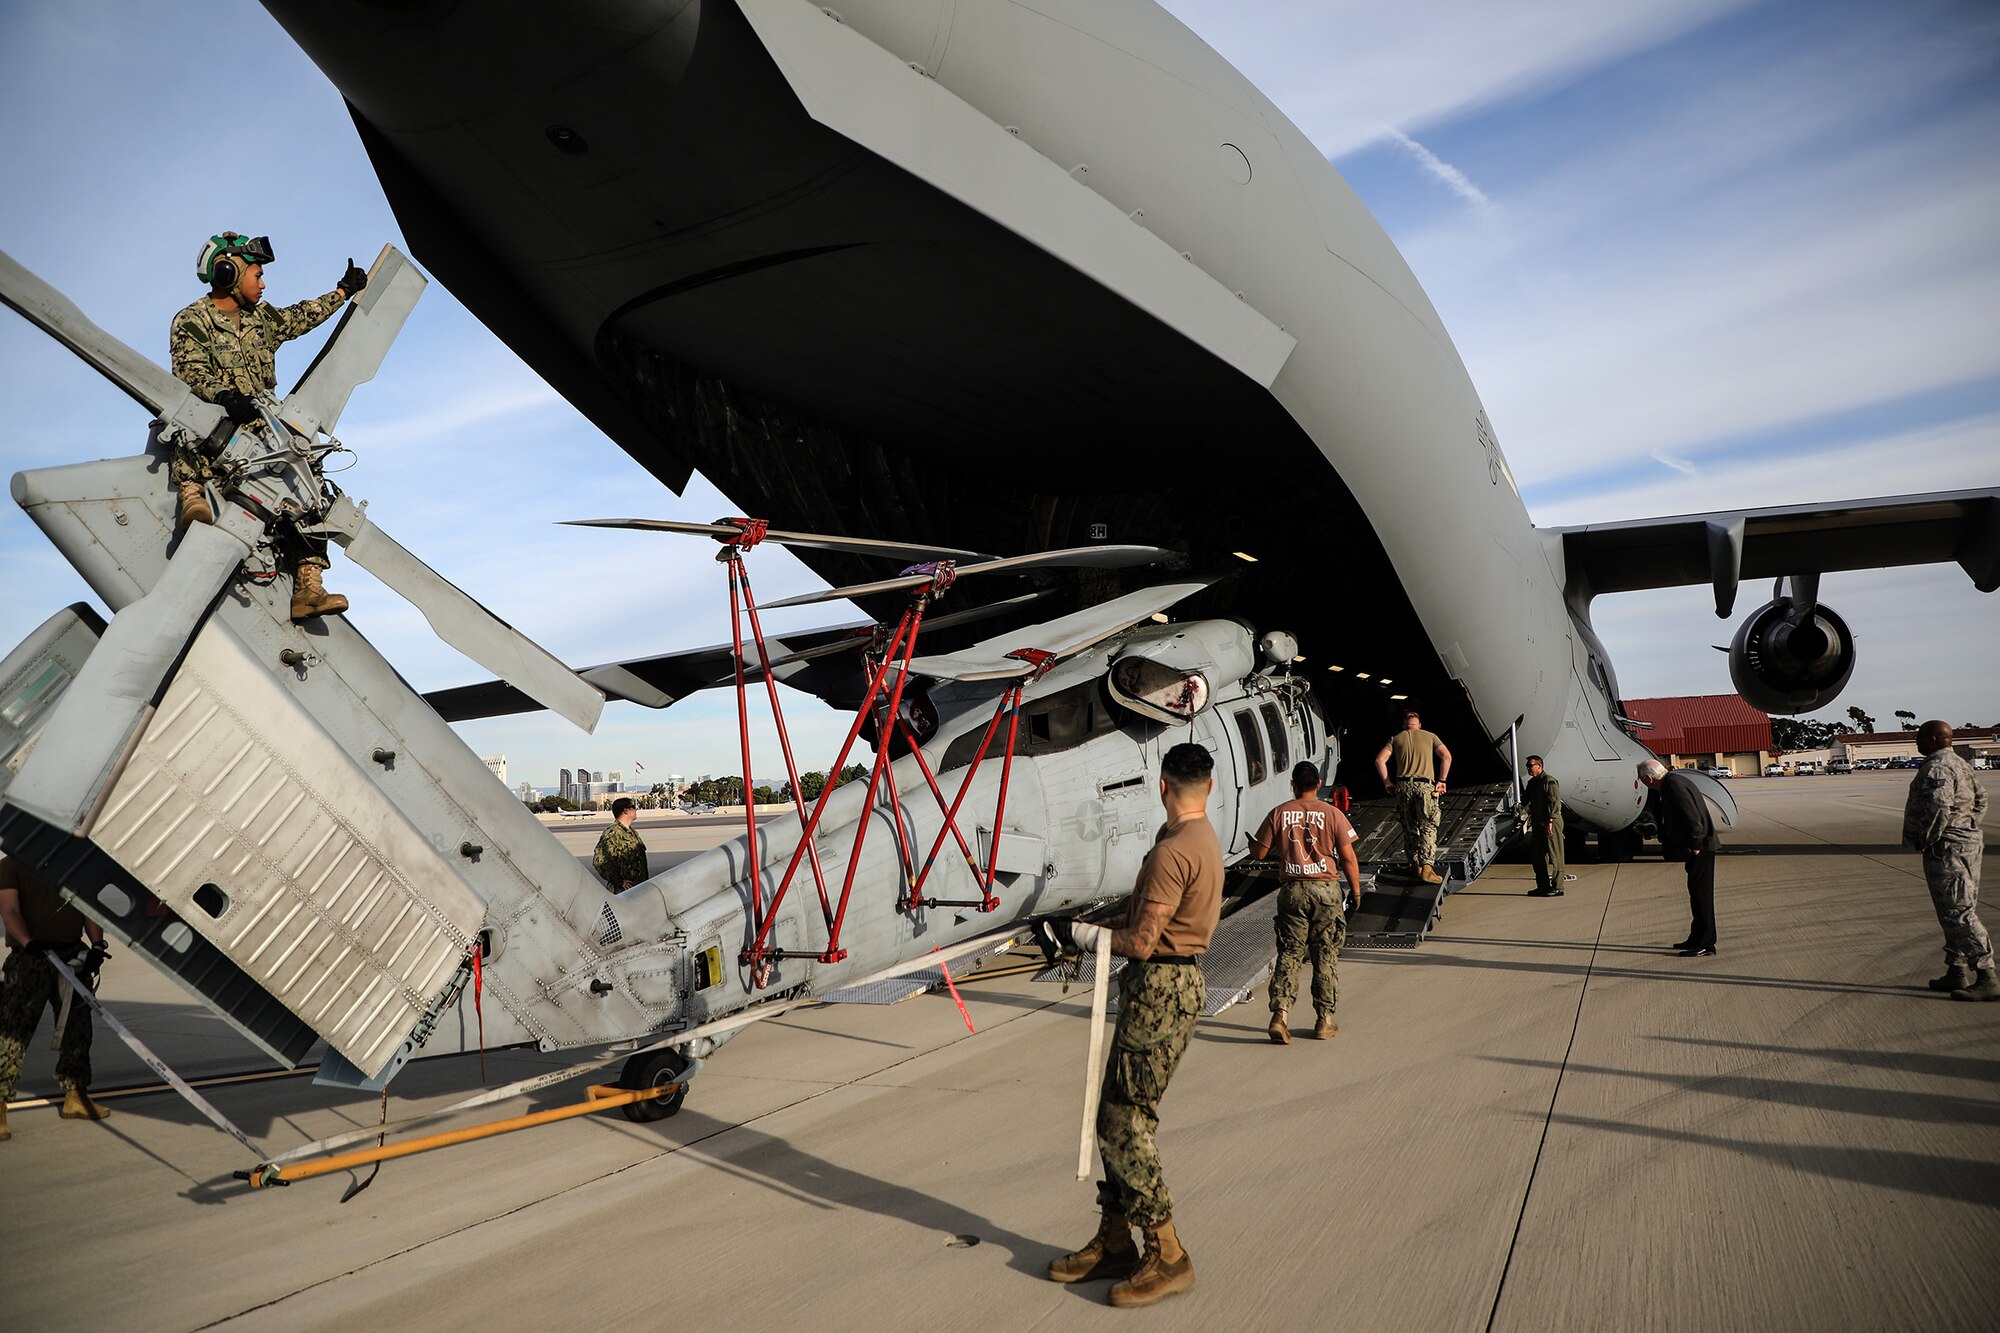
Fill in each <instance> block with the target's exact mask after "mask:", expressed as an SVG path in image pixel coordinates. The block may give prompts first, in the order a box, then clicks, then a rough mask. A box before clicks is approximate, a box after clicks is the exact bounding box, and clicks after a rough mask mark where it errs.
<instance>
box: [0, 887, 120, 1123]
mask: <svg viewBox="0 0 2000 1333" xmlns="http://www.w3.org/2000/svg"><path fill="white" fill-rule="evenodd" d="M0 922H4V923H5V925H6V928H7V948H8V950H9V952H8V954H7V964H6V967H5V969H4V970H0V1139H7V1138H11V1137H12V1134H11V1132H10V1131H9V1130H8V1128H7V1099H8V1098H10V1097H12V1096H13V1095H14V1081H15V1080H16V1079H18V1078H20V1077H21V1065H22V1062H23V1061H24V1060H26V1058H27V1054H28V1043H29V1042H30V1041H32V1040H34V1036H35V1029H36V1027H38V1026H40V1024H41V1021H42V1011H43V1010H44V1009H54V1010H55V1011H56V1012H57V1013H58V1014H60V1013H61V1012H62V1011H63V1005H62V1000H63V997H64V995H65V993H66V992H67V991H68V990H69V983H68V982H66V981H64V980H63V979H62V975H61V974H60V973H59V972H57V971H56V970H55V968H54V967H53V966H52V965H51V964H50V963H49V960H48V955H49V954H51V953H53V954H55V955H56V956H57V957H59V958H61V959H62V960H63V961H64V962H66V963H68V964H69V966H70V970H71V971H72V972H75V973H76V974H77V977H78V979H79V980H81V981H83V982H84V984H86V985H89V986H91V987H92V988H93V989H95V984H96V980H97V969H98V967H99V966H100V965H101V964H102V963H103V961H104V958H105V954H106V951H105V948H104V932H103V931H102V930H100V929H99V928H98V925H97V923H96V922H95V921H91V920H89V919H88V918H86V917H85V916H84V914H83V913H82V912H79V911H78V910H77V909H76V905H75V904H74V903H71V902H69V901H67V900H65V899H64V898H63V896H62V895H61V894H60V893H58V892H56V891H55V890H54V889H52V888H50V887H49V886H48V885H47V884H45V883H43V882H42V881H41V880H40V879H39V878H37V877H36V876H35V875H34V874H32V873H31V872H30V871H29V870H28V868H27V867H26V866H24V865H22V864H21V863H20V862H19V861H16V860H15V859H14V858H13V857H11V856H7V855H5V854H4V853H0ZM86 937H88V938H89V940H90V949H89V951H88V952H85V950H84V948H83V941H84V939H85V938H86ZM57 1021H59V1022H60V1021H61V1020H60V1019H59V1020H57ZM60 1040H61V1043H62V1045H61V1047H60V1049H59V1052H58V1054H57V1055H56V1082H57V1083H59V1084H61V1085H62V1088H63V1104H62V1118H63V1119H65V1120H102V1119H104V1118H105V1117H106V1116H108V1115H110V1114H111V1112H109V1111H107V1110H105V1109H104V1108H103V1107H101V1106H99V1105H98V1104H97V1103H96V1102H94V1101H92V1100H90V1006H89V1005H86V1004H84V1003H83V1002H82V1001H81V1000H77V999H72V1001H71V1003H70V1006H69V1021H68V1022H65V1023H63V1029H62V1037H61V1039H60Z"/></svg>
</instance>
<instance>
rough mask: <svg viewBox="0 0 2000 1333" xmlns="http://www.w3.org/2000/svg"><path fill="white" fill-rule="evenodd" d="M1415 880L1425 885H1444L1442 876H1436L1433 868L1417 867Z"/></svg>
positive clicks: (1435, 870)
mask: <svg viewBox="0 0 2000 1333" xmlns="http://www.w3.org/2000/svg"><path fill="white" fill-rule="evenodd" d="M1417 878H1418V879H1420V880H1422V881H1423V882H1424V883H1426V884H1442V883H1444V876H1443V875H1440V874H1438V872H1437V869H1436V868H1435V867H1433V866H1418V867H1417Z"/></svg>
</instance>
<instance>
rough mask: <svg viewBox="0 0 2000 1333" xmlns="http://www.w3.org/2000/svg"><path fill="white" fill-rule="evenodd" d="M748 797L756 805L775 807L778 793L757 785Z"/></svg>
mask: <svg viewBox="0 0 2000 1333" xmlns="http://www.w3.org/2000/svg"><path fill="white" fill-rule="evenodd" d="M750 795H751V796H752V797H753V798H754V799H755V800H756V803H757V804H758V805H776V804H777V802H778V793H777V792H775V791H773V790H771V788H769V787H766V786H762V785H759V786H758V787H757V788H756V790H754V791H752V792H751V793H750Z"/></svg>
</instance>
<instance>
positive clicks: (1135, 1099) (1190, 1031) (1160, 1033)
mask: <svg viewBox="0 0 2000 1333" xmlns="http://www.w3.org/2000/svg"><path fill="white" fill-rule="evenodd" d="M1207 994H1208V985H1207V981H1206V980H1205V979H1204V977H1203V976H1202V971H1201V967H1200V966H1199V965H1198V964H1195V963H1140V962H1128V963H1126V964H1125V966H1124V968H1123V969H1122V970H1121V971H1120V972H1119V973H1118V1031H1117V1034H1116V1035H1115V1036H1114V1037H1113V1038H1112V1040H1111V1058H1110V1059H1109V1060H1107V1061H1106V1062H1105V1066H1104V1094H1103V1099H1102V1100H1101V1101H1100V1102H1099V1103H1098V1106H1097V1150H1098V1151H1099V1152H1100V1153H1101V1154H1103V1157H1104V1179H1102V1180H1100V1181H1098V1182H1097V1205H1098V1207H1099V1208H1101V1209H1104V1210H1106V1211H1116V1212H1122V1213H1124V1214H1125V1215H1126V1216H1127V1217H1129V1218H1130V1219H1131V1220H1132V1222H1133V1224H1134V1225H1136V1226H1140V1227H1152V1226H1158V1225H1159V1224H1160V1223H1162V1222H1164V1221H1166V1220H1167V1218H1168V1217H1169V1216H1170V1215H1171V1214H1172V1213H1173V1211H1174V1200H1173V1196H1172V1195H1171V1194H1170V1193H1169V1192H1168V1191H1167V1182H1166V1177H1165V1176H1163V1175H1162V1174H1161V1173H1160V1146H1159V1144H1158V1143H1157V1142H1156V1141H1155V1139H1154V1137H1153V1136H1154V1133H1155V1131H1157V1130H1158V1129H1159V1127H1160V1098H1161V1096H1162V1095H1163V1094H1164V1093H1165V1092H1166V1090H1167V1081H1168V1080H1169V1079H1171V1078H1172V1077H1173V1076H1174V1069H1175V1067H1176V1066H1177V1065H1179V1064H1180V1062H1181V1053H1182V1052H1183V1051H1185V1050H1187V1044H1188V1040H1189V1038H1191V1037H1192V1036H1193V1035H1194V1025H1195V1021H1196V1020H1197V1019H1199V1018H1200V1017H1201V1010H1202V1005H1203V1004H1204V1003H1205V1002H1206V1000H1207Z"/></svg>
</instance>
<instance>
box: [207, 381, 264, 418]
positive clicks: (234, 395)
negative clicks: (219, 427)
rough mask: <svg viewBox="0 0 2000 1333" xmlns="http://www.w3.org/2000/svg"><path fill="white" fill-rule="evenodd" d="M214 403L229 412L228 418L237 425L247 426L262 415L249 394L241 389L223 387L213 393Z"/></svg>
mask: <svg viewBox="0 0 2000 1333" xmlns="http://www.w3.org/2000/svg"><path fill="white" fill-rule="evenodd" d="M215 405H216V406H217V407H219V408H221V409H222V410H223V411H224V412H226V413H228V414H229V419H230V420H231V421H233V422H235V423H236V424H237V425H239V426H247V425H249V424H250V423H251V422H253V421H255V420H256V419H257V418H258V417H259V416H261V415H263V414H262V413H260V412H259V411H258V410H257V404H255V403H253V402H251V401H250V395H249V394H247V393H245V392H243V390H241V389H224V390H223V391H222V392H221V393H218V394H217V395H215Z"/></svg>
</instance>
